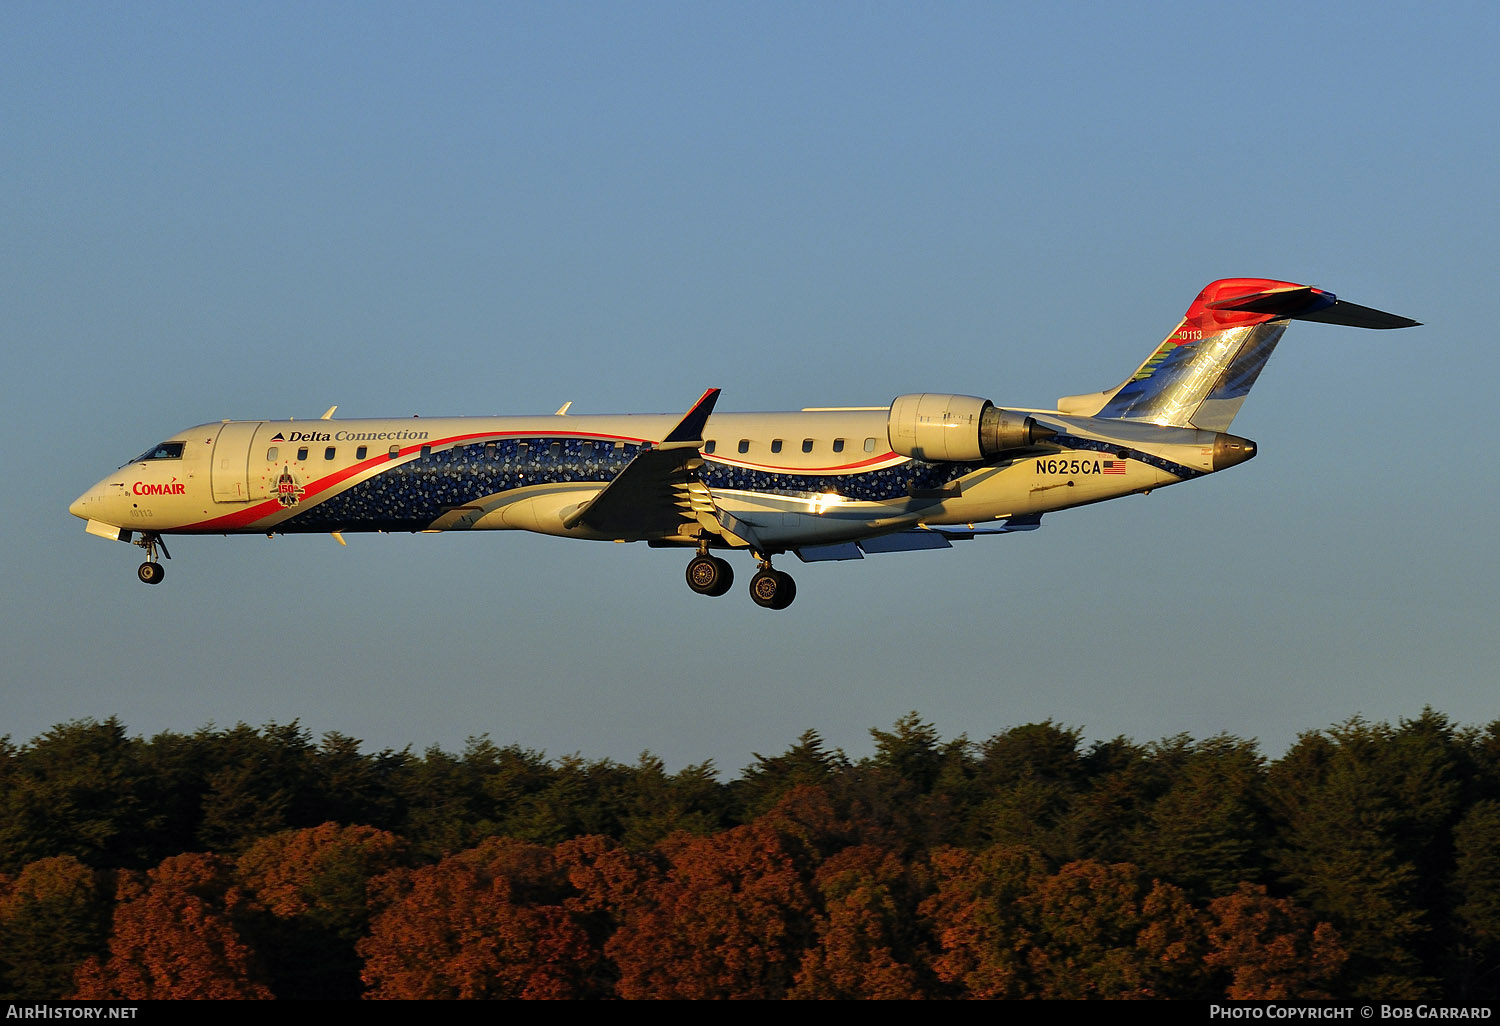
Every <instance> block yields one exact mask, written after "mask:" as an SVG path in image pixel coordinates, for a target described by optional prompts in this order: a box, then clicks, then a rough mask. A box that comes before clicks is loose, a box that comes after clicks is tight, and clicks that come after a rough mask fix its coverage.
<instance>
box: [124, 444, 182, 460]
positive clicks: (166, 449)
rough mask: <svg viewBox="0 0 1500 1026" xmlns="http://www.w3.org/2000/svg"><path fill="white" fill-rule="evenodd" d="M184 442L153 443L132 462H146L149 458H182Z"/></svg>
mask: <svg viewBox="0 0 1500 1026" xmlns="http://www.w3.org/2000/svg"><path fill="white" fill-rule="evenodd" d="M182 447H183V443H182V442H162V443H161V444H160V445H153V446H152V447H151V448H149V449H147V450H146V451H145V452H143V453H141V454H140V455H139V456H137V457H136V458H135V459H133V460H131V461H130V462H131V463H145V462H146V461H147V460H180V459H182Z"/></svg>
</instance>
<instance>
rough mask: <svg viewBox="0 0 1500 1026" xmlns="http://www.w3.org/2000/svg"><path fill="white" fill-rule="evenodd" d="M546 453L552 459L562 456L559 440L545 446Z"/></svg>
mask: <svg viewBox="0 0 1500 1026" xmlns="http://www.w3.org/2000/svg"><path fill="white" fill-rule="evenodd" d="M547 455H548V456H551V457H552V458H553V459H558V458H559V457H561V456H562V443H561V442H553V443H552V444H551V445H549V446H547Z"/></svg>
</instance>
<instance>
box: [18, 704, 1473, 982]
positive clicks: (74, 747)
mask: <svg viewBox="0 0 1500 1026" xmlns="http://www.w3.org/2000/svg"><path fill="white" fill-rule="evenodd" d="M871 734H872V739H873V742H874V745H873V748H874V751H873V754H871V755H870V756H868V757H865V758H860V759H851V758H849V757H847V756H846V755H845V754H844V753H843V752H841V751H839V750H837V749H829V748H828V747H827V746H826V745H825V744H824V742H823V740H822V738H821V737H820V736H819V735H818V734H817V733H816V732H812V731H809V732H808V733H806V734H804V735H803V736H802V737H801V738H799V739H798V740H797V741H796V743H795V744H793V745H792V746H791V747H790V748H789V749H788V750H787V751H785V752H783V753H781V754H779V755H774V756H759V755H757V756H756V757H755V759H754V761H753V763H752V764H751V765H750V766H748V767H746V768H745V769H744V770H743V771H741V773H740V774H739V775H738V776H737V777H735V778H734V779H730V780H721V779H720V777H719V774H718V773H717V772H716V770H715V768H714V767H713V766H712V765H711V764H709V763H704V764H701V765H696V766H689V767H687V768H685V769H683V770H681V771H679V772H676V773H668V772H667V771H666V769H665V767H664V765H663V764H662V763H661V761H660V760H659V759H656V758H654V757H652V756H650V755H642V756H641V757H640V759H639V760H638V761H637V762H636V763H634V764H630V765H627V764H622V763H618V762H614V761H610V760H593V761H591V760H585V759H583V758H581V757H577V756H570V757H564V758H560V759H549V758H548V757H546V756H545V755H544V754H543V753H540V752H537V751H533V750H530V749H525V748H521V747H518V746H505V747H500V746H497V745H495V744H494V743H492V742H491V741H490V740H489V739H488V738H486V737H479V738H474V739H471V740H470V741H469V742H468V744H467V745H466V746H465V748H464V750H463V751H462V752H461V753H459V754H451V753H448V752H444V751H442V750H440V749H437V748H431V749H428V750H427V751H425V752H423V753H421V754H420V755H418V754H414V753H412V752H411V751H410V750H402V751H392V750H386V751H381V752H378V753H373V754H367V753H363V752H361V750H360V745H359V743H358V742H357V741H355V740H354V739H352V738H349V737H346V736H343V735H340V734H336V733H333V734H327V735H324V736H323V737H322V738H321V739H314V738H313V737H312V736H311V735H310V733H309V732H308V731H306V730H305V729H303V728H302V727H300V726H299V725H297V724H295V723H294V724H291V725H274V724H273V725H270V726H266V727H262V728H253V727H249V726H245V725H243V724H241V725H238V726H235V727H233V728H229V729H216V728H212V727H206V728H204V729H202V730H199V731H197V732H195V733H192V734H178V733H165V734H159V735H156V736H155V737H151V738H141V737H132V736H130V735H129V734H128V732H127V730H126V728H125V727H124V725H123V724H121V723H120V722H118V721H117V720H114V719H110V720H106V721H103V722H97V721H79V722H74V723H68V724H63V725H59V726H57V727H54V728H53V729H52V730H50V731H48V732H47V733H45V734H43V735H41V736H40V737H38V738H35V739H33V740H32V741H30V742H29V743H27V744H24V745H17V744H15V743H13V742H12V741H11V740H10V739H9V738H6V739H3V740H0V998H10V999H22V1000H36V999H45V998H58V997H79V998H122V999H136V1000H149V999H155V998H177V997H183V998H186V997H209V998H212V997H221V998H243V997H283V998H309V997H332V998H357V997H371V998H496V997H524V998H604V997H621V998H645V997H669V998H670V997H675V998H716V997H739V998H861V997H864V998H969V997H1003V998H1027V997H1039V998H1049V997H1065V998H1080V997H1140V998H1153V997H1154V998H1222V997H1231V998H1291V997H1338V998H1366V999H1378V998H1386V999H1400V998H1440V999H1450V1000H1463V1001H1494V1000H1496V999H1497V997H1500V722H1497V723H1495V724H1491V725H1490V726H1488V727H1485V728H1474V727H1459V726H1456V725H1454V724H1452V723H1451V722H1449V720H1448V719H1447V718H1446V717H1445V716H1443V715H1442V714H1440V713H1437V712H1435V711H1433V710H1430V709H1429V710H1426V711H1424V712H1423V713H1422V715H1420V716H1418V717H1417V718H1415V719H1412V720H1402V721H1400V722H1398V723H1397V724H1395V725H1391V724H1385V723H1371V722H1367V721H1365V720H1362V719H1353V720H1350V721H1348V722H1346V723H1343V724H1340V725H1337V726H1334V727H1331V728H1328V729H1325V730H1317V731H1309V732H1307V733H1305V734H1303V735H1301V736H1300V737H1299V739H1298V740H1297V742H1296V743H1295V744H1294V745H1293V746H1292V747H1291V748H1290V749H1289V750H1288V751H1287V752H1286V754H1285V755H1283V756H1282V757H1281V758H1279V759H1274V760H1268V759H1266V758H1265V757H1264V756H1263V755H1262V754H1261V753H1260V752H1259V751H1258V749H1257V746H1256V745H1255V743H1254V742H1253V741H1246V740H1243V739H1240V738H1236V737H1232V736H1227V735H1223V736H1218V737H1213V738H1209V739H1206V740H1194V739H1192V738H1189V737H1186V736H1179V737H1175V738H1168V739H1165V740H1162V741H1156V742H1150V743H1145V744H1138V743H1135V742H1133V741H1130V740H1127V739H1125V738H1115V739H1113V740H1109V741H1099V742H1093V743H1087V744H1086V743H1085V742H1084V741H1083V739H1082V735H1081V732H1080V731H1078V730H1074V729H1070V728H1067V727H1064V726H1061V725H1059V724H1056V723H1053V722H1050V721H1049V722H1044V723H1033V724H1025V725H1022V726H1017V727H1013V728H1011V729H1008V730H1006V731H1003V732H1002V733H999V734H996V735H995V736H993V737H990V738H988V739H986V740H983V741H971V740H969V739H967V738H963V737H960V738H957V739H951V740H945V739H943V738H942V737H940V736H939V735H938V734H937V732H936V731H935V730H934V728H933V727H932V726H931V725H930V724H928V723H926V722H924V721H923V720H922V719H921V718H920V717H919V716H918V715H917V714H916V713H912V714H910V715H908V716H905V717H902V718H901V719H900V720H898V721H897V722H896V723H895V724H894V725H893V726H892V727H891V728H890V729H889V730H878V729H877V730H872V731H871Z"/></svg>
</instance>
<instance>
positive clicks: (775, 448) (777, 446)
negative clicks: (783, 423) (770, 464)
mask: <svg viewBox="0 0 1500 1026" xmlns="http://www.w3.org/2000/svg"><path fill="white" fill-rule="evenodd" d="M771 451H772V452H780V451H781V439H779V438H773V439H771Z"/></svg>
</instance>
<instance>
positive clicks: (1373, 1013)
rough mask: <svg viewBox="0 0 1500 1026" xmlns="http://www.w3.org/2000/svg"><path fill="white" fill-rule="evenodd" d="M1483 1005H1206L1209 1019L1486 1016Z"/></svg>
mask: <svg viewBox="0 0 1500 1026" xmlns="http://www.w3.org/2000/svg"><path fill="white" fill-rule="evenodd" d="M1490 1011H1491V1009H1490V1008H1488V1007H1487V1006H1483V1005H1454V1006H1440V1005H1359V1006H1354V1005H1278V1004H1275V1003H1274V1002H1273V1003H1271V1004H1265V1005H1209V1006H1208V1017H1209V1018H1210V1019H1375V1018H1380V1019H1488V1018H1489V1017H1490Z"/></svg>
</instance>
